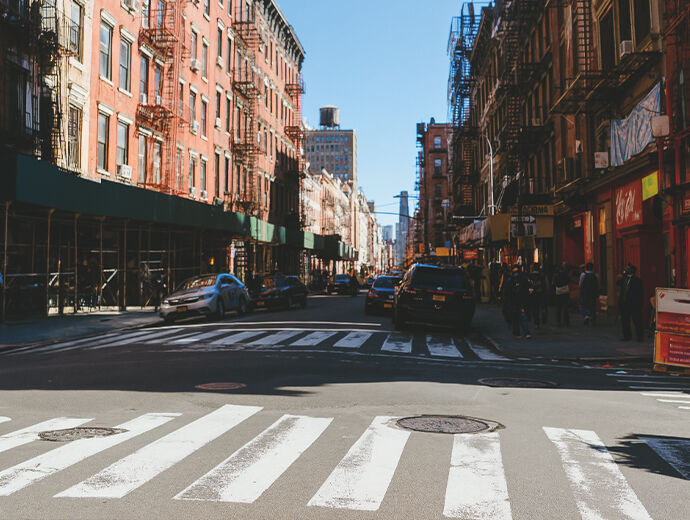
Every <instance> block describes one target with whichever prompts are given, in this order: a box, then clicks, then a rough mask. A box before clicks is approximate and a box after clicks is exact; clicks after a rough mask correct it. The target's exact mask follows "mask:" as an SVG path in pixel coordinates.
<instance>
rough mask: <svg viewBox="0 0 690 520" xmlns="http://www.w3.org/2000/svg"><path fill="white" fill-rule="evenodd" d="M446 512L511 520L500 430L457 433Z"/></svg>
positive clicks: (449, 476) (444, 510)
mask: <svg viewBox="0 0 690 520" xmlns="http://www.w3.org/2000/svg"><path fill="white" fill-rule="evenodd" d="M443 515H444V516H447V517H449V518H472V519H492V520H510V519H511V518H512V516H511V512H510V498H509V497H508V486H507V484H506V477H505V473H504V471H503V461H502V459H501V445H500V440H499V437H498V432H491V433H486V434H477V435H454V436H453V453H452V455H451V461H450V471H449V473H448V487H447V488H446V502H445V506H444V508H443Z"/></svg>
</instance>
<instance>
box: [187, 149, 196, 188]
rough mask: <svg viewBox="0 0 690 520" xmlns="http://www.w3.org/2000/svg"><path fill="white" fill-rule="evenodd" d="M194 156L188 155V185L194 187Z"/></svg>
mask: <svg viewBox="0 0 690 520" xmlns="http://www.w3.org/2000/svg"><path fill="white" fill-rule="evenodd" d="M196 160H197V159H196V157H195V156H193V155H190V156H189V187H190V188H194V187H196Z"/></svg>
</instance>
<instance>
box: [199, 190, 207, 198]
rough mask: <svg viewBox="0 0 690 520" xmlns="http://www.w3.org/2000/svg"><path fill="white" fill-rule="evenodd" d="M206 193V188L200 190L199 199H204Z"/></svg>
mask: <svg viewBox="0 0 690 520" xmlns="http://www.w3.org/2000/svg"><path fill="white" fill-rule="evenodd" d="M206 195H207V194H206V190H201V192H200V198H201V200H206Z"/></svg>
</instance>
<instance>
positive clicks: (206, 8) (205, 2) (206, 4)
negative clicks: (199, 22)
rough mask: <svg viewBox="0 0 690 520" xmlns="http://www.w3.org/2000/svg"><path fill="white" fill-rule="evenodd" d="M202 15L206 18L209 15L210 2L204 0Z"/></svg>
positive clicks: (209, 0)
mask: <svg viewBox="0 0 690 520" xmlns="http://www.w3.org/2000/svg"><path fill="white" fill-rule="evenodd" d="M204 14H205V15H206V16H208V15H210V14H211V0H204Z"/></svg>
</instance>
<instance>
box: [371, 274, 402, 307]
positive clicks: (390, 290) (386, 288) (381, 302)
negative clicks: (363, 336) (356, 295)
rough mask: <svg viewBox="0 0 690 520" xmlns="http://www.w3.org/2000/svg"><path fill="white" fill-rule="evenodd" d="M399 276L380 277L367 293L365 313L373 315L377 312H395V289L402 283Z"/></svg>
mask: <svg viewBox="0 0 690 520" xmlns="http://www.w3.org/2000/svg"><path fill="white" fill-rule="evenodd" d="M400 281H401V278H400V277H399V276H379V277H378V278H376V279H375V280H374V283H373V284H372V286H371V289H369V292H368V293H367V297H366V299H365V300H364V313H365V314H372V313H373V312H376V311H379V312H381V311H384V312H386V311H391V312H392V311H393V302H394V300H395V288H396V287H397V286H398V284H399V283H400Z"/></svg>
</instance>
